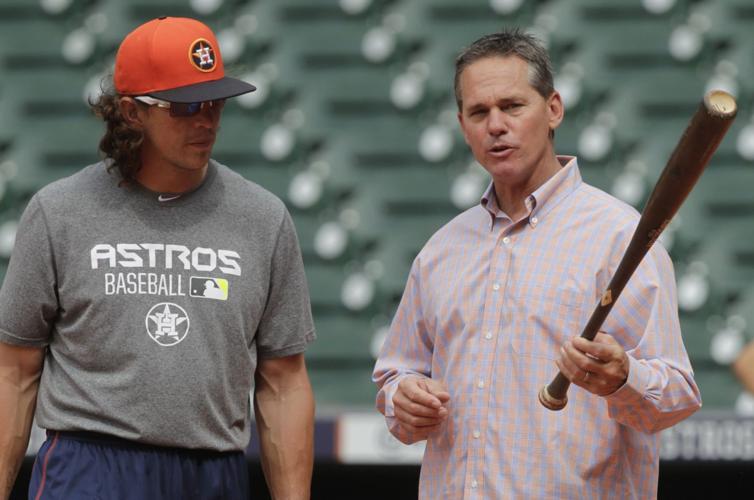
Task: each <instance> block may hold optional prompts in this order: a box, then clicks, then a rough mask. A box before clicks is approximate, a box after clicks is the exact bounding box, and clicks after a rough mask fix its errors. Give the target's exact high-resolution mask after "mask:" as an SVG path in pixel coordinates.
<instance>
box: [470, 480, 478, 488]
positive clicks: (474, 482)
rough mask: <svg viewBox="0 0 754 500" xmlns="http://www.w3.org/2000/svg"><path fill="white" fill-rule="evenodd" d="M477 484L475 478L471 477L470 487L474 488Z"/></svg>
mask: <svg viewBox="0 0 754 500" xmlns="http://www.w3.org/2000/svg"><path fill="white" fill-rule="evenodd" d="M477 486H478V484H477V482H476V479H472V480H471V487H472V488H476V487H477Z"/></svg>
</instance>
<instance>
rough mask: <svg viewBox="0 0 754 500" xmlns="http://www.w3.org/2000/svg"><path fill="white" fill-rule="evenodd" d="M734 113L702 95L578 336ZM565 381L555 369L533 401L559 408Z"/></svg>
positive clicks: (609, 303)
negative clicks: (550, 378)
mask: <svg viewBox="0 0 754 500" xmlns="http://www.w3.org/2000/svg"><path fill="white" fill-rule="evenodd" d="M736 111H737V106H736V100H735V99H734V98H733V96H731V95H730V94H728V93H726V92H723V91H720V90H713V91H710V92H708V93H707V94H705V96H704V99H703V100H702V103H701V104H700V105H699V109H697V111H696V113H695V114H694V116H693V117H692V118H691V121H690V122H689V124H688V126H687V127H686V131H685V132H684V133H683V135H682V136H681V139H680V140H679V141H678V144H677V145H676V147H675V150H673V154H671V155H670V159H669V160H668V163H667V165H665V169H664V170H663V171H662V174H660V178H659V179H658V180H657V184H656V185H655V188H654V190H653V191H652V194H651V195H650V196H649V200H647V204H646V205H645V207H644V211H643V212H642V214H641V218H640V219H639V225H638V226H637V227H636V231H634V235H633V237H632V238H631V242H630V243H629V244H628V248H627V249H626V252H625V254H624V255H623V258H622V259H621V261H620V264H619V265H618V269H617V270H616V271H615V275H614V276H613V278H612V280H610V284H609V285H608V287H607V289H606V290H605V292H604V293H603V294H602V299H601V300H600V302H599V304H597V306H596V307H595V309H594V312H592V316H591V317H590V318H589V321H588V322H587V324H586V326H585V327H584V330H583V331H582V332H581V336H582V337H584V338H585V339H588V340H593V339H594V337H595V336H596V335H597V332H598V331H599V328H600V327H601V326H602V323H603V322H604V321H605V318H606V317H607V315H608V313H609V312H610V310H611V309H612V308H613V304H615V301H616V300H617V299H618V296H620V294H621V292H622V291H623V288H624V287H625V286H626V283H627V282H628V280H629V279H630V278H631V275H632V274H633V273H634V271H635V270H636V268H637V267H638V266H639V263H640V262H641V260H642V259H643V258H644V256H645V255H646V253H647V252H648V251H649V248H650V247H651V246H652V244H653V243H654V242H655V241H656V240H657V238H658V237H659V236H660V234H661V233H662V231H663V229H665V227H666V226H667V225H668V223H669V222H670V220H671V219H672V218H673V216H674V215H675V213H676V212H677V211H678V209H679V208H680V206H681V204H682V203H683V201H684V200H685V199H686V196H688V194H689V192H690V191H691V189H692V188H693V187H694V184H696V181H697V179H699V176H701V175H702V172H703V171H704V167H706V166H707V162H709V159H710V157H711V156H712V154H713V153H714V152H715V150H716V149H717V146H718V145H719V144H720V142H721V141H722V140H723V136H724V135H725V133H726V132H727V131H728V128H730V125H731V124H732V123H733V119H734V118H735V116H736ZM570 384H571V382H570V381H569V380H568V379H567V378H566V377H565V376H564V375H563V374H562V373H560V372H559V373H558V374H557V375H556V376H555V378H554V379H553V381H552V382H550V385H546V386H544V387H542V390H541V391H539V402H540V403H542V405H543V406H544V407H545V408H548V409H550V410H561V409H563V408H564V407H565V405H566V404H567V403H568V396H567V395H566V393H567V392H568V386H569V385H570Z"/></svg>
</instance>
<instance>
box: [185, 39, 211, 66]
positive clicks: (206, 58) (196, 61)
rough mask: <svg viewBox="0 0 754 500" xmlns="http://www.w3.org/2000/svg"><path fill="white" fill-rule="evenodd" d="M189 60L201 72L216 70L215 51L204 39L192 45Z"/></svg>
mask: <svg viewBox="0 0 754 500" xmlns="http://www.w3.org/2000/svg"><path fill="white" fill-rule="evenodd" d="M189 60H190V61H191V64H193V65H194V67H195V68H196V69H198V70H200V71H204V72H208V71H212V70H213V69H215V64H216V60H215V50H214V49H213V48H212V45H210V43H209V42H208V41H207V40H205V39H204V38H199V39H198V40H196V41H194V43H192V44H191V48H190V49H189Z"/></svg>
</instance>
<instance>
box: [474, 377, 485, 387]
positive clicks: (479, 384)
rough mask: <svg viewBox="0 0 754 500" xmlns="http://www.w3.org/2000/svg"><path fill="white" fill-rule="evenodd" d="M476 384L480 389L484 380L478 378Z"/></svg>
mask: <svg viewBox="0 0 754 500" xmlns="http://www.w3.org/2000/svg"><path fill="white" fill-rule="evenodd" d="M476 386H477V387H479V388H480V389H483V388H484V380H482V379H479V382H477V383H476Z"/></svg>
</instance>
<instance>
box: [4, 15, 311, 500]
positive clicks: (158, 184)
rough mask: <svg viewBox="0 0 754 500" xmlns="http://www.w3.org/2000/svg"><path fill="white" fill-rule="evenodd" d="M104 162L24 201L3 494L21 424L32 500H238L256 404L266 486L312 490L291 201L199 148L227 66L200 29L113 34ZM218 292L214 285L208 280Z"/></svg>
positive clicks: (11, 270) (211, 128) (224, 93)
mask: <svg viewBox="0 0 754 500" xmlns="http://www.w3.org/2000/svg"><path fill="white" fill-rule="evenodd" d="M114 87H115V89H114V91H112V92H106V93H103V95H102V96H101V97H100V99H99V100H98V101H97V102H96V103H95V104H93V108H94V111H95V113H96V114H97V115H98V116H100V117H101V118H102V119H103V120H104V122H105V124H106V127H107V130H106V132H105V135H104V137H103V138H102V140H101V142H100V149H101V150H102V152H103V153H104V156H105V160H104V161H103V162H100V163H98V164H95V165H90V166H88V167H86V168H84V169H83V170H81V171H80V172H78V173H77V174H75V175H73V176H71V177H69V178H66V179H62V180H60V181H57V182H54V183H52V184H50V185H49V186H46V187H45V188H43V189H42V190H40V191H39V192H38V193H37V194H36V195H35V196H34V197H33V198H32V200H31V201H30V202H29V205H28V207H27V209H26V211H25V212H24V214H23V216H22V218H21V221H20V223H19V228H18V232H17V236H16V246H15V248H14V252H13V255H12V258H11V261H10V265H9V267H8V271H7V274H6V278H5V282H4V285H3V288H2V290H1V291H0V498H4V497H6V496H7V495H8V494H9V492H10V488H11V486H12V485H13V480H14V478H15V476H16V474H17V471H18V468H19V465H20V462H21V459H22V458H23V454H24V451H25V449H26V446H27V443H28V439H29V429H30V427H31V422H32V415H34V413H35V410H34V409H35V406H36V415H35V416H36V420H37V423H38V424H39V425H40V426H41V427H43V428H45V429H47V435H48V438H47V440H46V442H45V443H44V444H43V446H42V447H41V449H40V450H39V454H38V456H37V460H36V462H35V466H34V470H33V473H32V480H31V486H30V492H29V497H30V498H65V499H71V498H139V499H147V498H247V497H248V496H249V487H248V472H247V465H246V459H245V454H244V450H245V449H246V446H247V444H248V441H249V437H250V413H251V408H250V407H251V402H252V401H253V403H254V406H255V409H256V411H255V415H256V417H255V418H256V423H257V428H258V432H259V438H260V449H261V451H262V465H263V469H264V473H265V476H266V479H267V483H268V485H269V487H270V490H271V492H272V495H273V497H275V498H308V496H309V486H310V481H311V472H312V460H313V458H312V454H313V445H312V443H313V418H314V400H313V395H312V391H311V386H310V384H309V379H308V375H307V371H306V366H305V364H304V357H303V352H304V350H305V349H306V346H307V344H308V343H309V342H311V341H312V340H313V339H314V337H315V335H314V328H313V322H312V317H311V309H310V305H309V295H308V290H307V284H306V279H305V276H304V272H303V263H302V259H301V253H300V249H299V246H298V240H297V237H296V233H295V229H294V227H293V223H292V221H291V218H290V215H289V214H288V212H287V210H286V208H285V206H284V205H283V203H282V202H281V201H280V200H279V199H278V198H276V197H275V196H274V195H272V194H270V193H269V192H267V191H265V190H264V189H262V188H261V187H259V186H258V185H256V184H254V183H252V182H250V181H247V180H245V179H244V178H242V177H241V176H239V175H237V174H235V173H234V172H232V171H231V170H230V169H228V168H227V167H225V166H223V165H221V164H219V163H217V162H215V161H214V160H211V159H210V153H211V151H212V147H213V145H214V142H215V138H216V135H217V132H218V130H219V123H220V116H221V113H222V109H223V105H224V103H225V99H227V98H230V97H234V96H237V95H240V94H243V93H246V92H251V91H253V90H254V86H252V85H250V84H248V83H246V82H243V81H241V80H237V79H235V78H231V77H226V76H225V74H224V68H223V62H222V57H221V55H220V51H219V47H218V44H217V40H216V39H215V36H214V34H213V33H212V31H211V30H210V29H209V28H208V27H207V26H205V25H203V24H202V23H200V22H198V21H194V20H191V19H183V18H160V19H155V20H153V21H150V22H148V23H146V24H143V25H142V26H140V27H138V28H137V29H136V30H134V31H133V32H132V33H130V34H129V35H128V36H127V37H126V38H125V39H124V41H123V42H122V44H121V46H120V48H119V50H118V54H117V57H116V62H115V72H114ZM208 289H209V290H211V291H212V293H209V294H208V293H206V292H207V290H208Z"/></svg>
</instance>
